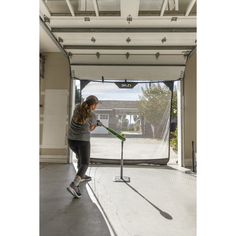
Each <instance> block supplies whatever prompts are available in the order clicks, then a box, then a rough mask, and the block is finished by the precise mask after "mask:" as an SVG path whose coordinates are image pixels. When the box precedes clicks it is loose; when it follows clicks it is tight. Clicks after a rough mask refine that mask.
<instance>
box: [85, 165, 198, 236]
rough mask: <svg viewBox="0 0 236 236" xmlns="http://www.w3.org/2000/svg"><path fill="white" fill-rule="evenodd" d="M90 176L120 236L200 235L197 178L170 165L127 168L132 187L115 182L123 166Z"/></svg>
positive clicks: (100, 169)
mask: <svg viewBox="0 0 236 236" xmlns="http://www.w3.org/2000/svg"><path fill="white" fill-rule="evenodd" d="M88 174H90V175H91V176H92V177H93V180H92V181H90V182H89V185H90V187H91V188H92V189H93V191H94V193H95V195H96V197H97V198H98V200H99V202H100V204H101V205H102V207H103V209H104V211H105V213H106V215H107V217H108V218H109V221H110V223H111V225H112V227H113V228H114V230H115V234H116V235H119V236H146V235H148V236H157V235H160V236H195V235H196V177H194V176H191V175H187V174H185V173H183V172H180V171H178V170H174V169H172V168H170V167H168V166H167V167H131V166H129V167H125V168H124V176H128V177H130V178H131V182H130V183H128V184H126V183H118V182H113V178H114V177H115V176H119V175H120V168H119V167H101V166H97V167H96V166H93V167H91V168H90V169H89V171H88Z"/></svg>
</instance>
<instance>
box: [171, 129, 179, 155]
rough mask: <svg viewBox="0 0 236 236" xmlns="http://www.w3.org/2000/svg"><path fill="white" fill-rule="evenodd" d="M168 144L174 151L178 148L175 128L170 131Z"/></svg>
mask: <svg viewBox="0 0 236 236" xmlns="http://www.w3.org/2000/svg"><path fill="white" fill-rule="evenodd" d="M170 146H171V147H172V149H173V150H174V151H177V150H178V132H177V129H176V130H175V131H174V132H171V133H170Z"/></svg>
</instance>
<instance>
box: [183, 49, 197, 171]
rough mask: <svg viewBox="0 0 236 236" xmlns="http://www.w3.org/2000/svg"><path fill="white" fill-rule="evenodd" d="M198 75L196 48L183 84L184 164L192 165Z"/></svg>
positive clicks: (195, 134) (189, 60) (188, 63)
mask: <svg viewBox="0 0 236 236" xmlns="http://www.w3.org/2000/svg"><path fill="white" fill-rule="evenodd" d="M196 93H197V75H196V49H195V50H194V51H193V52H192V54H191V55H190V56H189V58H188V61H187V63H186V70H185V76H184V86H183V118H184V120H183V123H184V127H183V129H184V130H183V134H184V137H183V141H184V142H183V158H184V160H183V165H184V166H185V167H192V141H194V143H195V146H196V145H197V138H196V136H197V131H196V130H197V121H196V116H197V109H196V105H197V104H196Z"/></svg>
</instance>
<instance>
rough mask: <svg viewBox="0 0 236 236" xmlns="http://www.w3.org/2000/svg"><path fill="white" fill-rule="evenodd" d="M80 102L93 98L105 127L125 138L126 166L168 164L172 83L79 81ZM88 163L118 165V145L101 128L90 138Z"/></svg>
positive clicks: (119, 156) (114, 138) (113, 138)
mask: <svg viewBox="0 0 236 236" xmlns="http://www.w3.org/2000/svg"><path fill="white" fill-rule="evenodd" d="M80 84H81V87H80V88H81V97H82V99H84V98H86V97H87V96H89V95H91V94H93V95H95V96H97V97H98V98H99V99H100V101H101V104H99V105H98V107H97V110H96V114H97V117H98V118H99V119H100V120H101V121H102V122H103V124H104V125H106V126H108V127H109V128H112V129H113V130H116V131H117V132H118V133H121V134H124V135H125V137H126V141H125V142H124V153H123V154H124V163H125V164H143V163H149V164H167V162H168V161H169V158H170V152H171V149H170V142H169V137H170V119H171V112H170V111H171V101H172V95H173V81H163V82H149V81H139V82H125V81H122V82H120V81H107V82H104V81H103V82H102V81H88V80H86V81H85V80H82V81H80ZM91 144H92V145H91V162H93V163H106V164H111V163H117V164H119V163H120V158H121V141H120V140H119V139H117V138H116V137H115V136H113V135H112V134H110V133H109V132H107V130H106V129H105V128H103V127H99V128H97V129H96V130H95V131H94V132H92V135H91Z"/></svg>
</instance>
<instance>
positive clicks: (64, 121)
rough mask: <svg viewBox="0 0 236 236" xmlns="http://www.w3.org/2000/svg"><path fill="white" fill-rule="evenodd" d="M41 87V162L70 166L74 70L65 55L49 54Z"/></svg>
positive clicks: (46, 58)
mask: <svg viewBox="0 0 236 236" xmlns="http://www.w3.org/2000/svg"><path fill="white" fill-rule="evenodd" d="M40 85H41V86H40V104H41V108H40V161H41V162H57V163H67V162H68V161H69V155H68V146H67V129H68V121H69V105H70V102H69V98H70V97H69V94H70V91H69V89H70V69H69V62H68V60H67V58H66V57H65V56H64V55H63V54H62V53H46V54H45V76H44V79H41V80H40Z"/></svg>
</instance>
